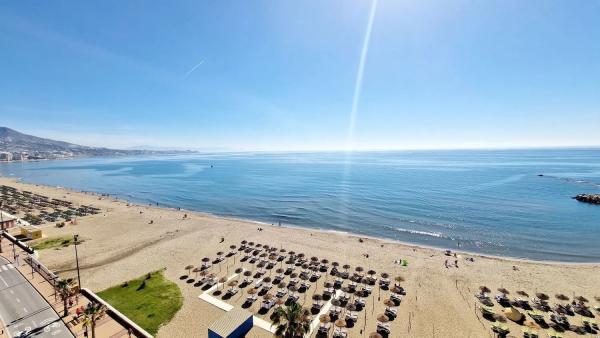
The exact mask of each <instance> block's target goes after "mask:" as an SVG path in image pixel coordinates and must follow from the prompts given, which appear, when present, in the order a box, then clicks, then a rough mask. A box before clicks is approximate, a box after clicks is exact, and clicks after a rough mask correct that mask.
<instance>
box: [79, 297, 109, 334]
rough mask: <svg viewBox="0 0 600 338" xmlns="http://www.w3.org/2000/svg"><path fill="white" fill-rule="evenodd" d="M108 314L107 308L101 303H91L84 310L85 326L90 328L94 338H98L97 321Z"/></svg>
mask: <svg viewBox="0 0 600 338" xmlns="http://www.w3.org/2000/svg"><path fill="white" fill-rule="evenodd" d="M105 314H106V306H105V305H104V304H100V303H95V302H94V303H89V304H88V306H86V307H85V310H83V326H85V327H87V326H89V327H90V331H92V338H96V321H97V320H98V319H100V318H102V317H104V315H105Z"/></svg>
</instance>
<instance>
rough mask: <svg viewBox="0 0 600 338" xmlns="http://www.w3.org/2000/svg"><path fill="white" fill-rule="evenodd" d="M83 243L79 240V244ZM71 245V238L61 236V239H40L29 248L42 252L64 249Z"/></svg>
mask: <svg viewBox="0 0 600 338" xmlns="http://www.w3.org/2000/svg"><path fill="white" fill-rule="evenodd" d="M81 242H83V241H82V240H81V239H79V242H78V244H79V243H81ZM72 244H73V236H61V237H51V238H46V239H41V240H39V241H38V242H36V243H35V244H33V245H32V246H31V247H32V248H33V249H34V250H44V249H60V248H66V247H68V246H69V245H72Z"/></svg>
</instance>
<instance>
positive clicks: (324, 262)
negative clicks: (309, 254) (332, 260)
mask: <svg viewBox="0 0 600 338" xmlns="http://www.w3.org/2000/svg"><path fill="white" fill-rule="evenodd" d="M321 263H323V264H327V263H329V260H328V259H326V258H323V259H321Z"/></svg>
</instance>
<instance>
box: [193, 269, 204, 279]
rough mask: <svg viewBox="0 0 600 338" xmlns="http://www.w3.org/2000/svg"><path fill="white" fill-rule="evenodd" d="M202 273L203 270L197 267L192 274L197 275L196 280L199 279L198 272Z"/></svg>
mask: <svg viewBox="0 0 600 338" xmlns="http://www.w3.org/2000/svg"><path fill="white" fill-rule="evenodd" d="M200 271H202V269H201V268H199V267H195V268H194V269H193V270H192V272H193V273H195V274H196V278H198V272H200Z"/></svg>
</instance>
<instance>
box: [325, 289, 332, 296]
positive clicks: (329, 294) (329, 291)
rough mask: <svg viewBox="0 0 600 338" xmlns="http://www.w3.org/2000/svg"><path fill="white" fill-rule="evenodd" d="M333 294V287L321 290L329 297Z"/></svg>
mask: <svg viewBox="0 0 600 338" xmlns="http://www.w3.org/2000/svg"><path fill="white" fill-rule="evenodd" d="M332 295H333V289H325V290H323V296H328V297H331V296H332Z"/></svg>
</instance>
